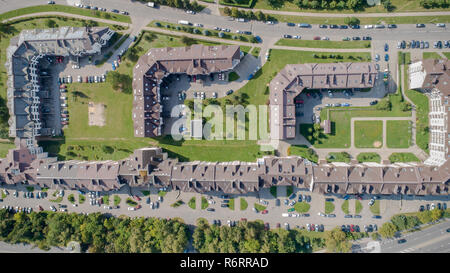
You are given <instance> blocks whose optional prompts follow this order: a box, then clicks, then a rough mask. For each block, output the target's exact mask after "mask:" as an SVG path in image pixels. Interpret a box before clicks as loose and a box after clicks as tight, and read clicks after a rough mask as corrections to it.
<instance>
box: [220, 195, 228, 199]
mask: <svg viewBox="0 0 450 273" xmlns="http://www.w3.org/2000/svg"><path fill="white" fill-rule="evenodd" d="M220 198H222V199H228V198H230V197H228V195H221V196H220Z"/></svg>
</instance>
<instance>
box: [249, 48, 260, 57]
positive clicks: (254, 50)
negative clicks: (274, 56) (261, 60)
mask: <svg viewBox="0 0 450 273" xmlns="http://www.w3.org/2000/svg"><path fill="white" fill-rule="evenodd" d="M260 53H261V48H260V47H257V46H255V47H253V49H252V51H250V54H252V55H253V56H255V58H258V57H259V54H260Z"/></svg>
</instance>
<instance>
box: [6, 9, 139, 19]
mask: <svg viewBox="0 0 450 273" xmlns="http://www.w3.org/2000/svg"><path fill="white" fill-rule="evenodd" d="M49 11H56V12H66V13H71V14H76V15H82V16H88V17H94V18H100V19H108V20H113V21H118V22H123V23H131V19H130V16H125V15H122V14H116V13H112V12H104V11H98V10H88V9H82V8H77V7H71V6H66V5H40V6H32V7H26V8H22V9H16V10H12V11H8V12H5V13H2V14H0V21H3V20H6V19H9V18H14V17H17V16H21V15H26V14H33V13H38V12H49Z"/></svg>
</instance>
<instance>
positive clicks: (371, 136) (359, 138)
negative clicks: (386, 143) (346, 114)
mask: <svg viewBox="0 0 450 273" xmlns="http://www.w3.org/2000/svg"><path fill="white" fill-rule="evenodd" d="M354 122H355V131H354V133H355V147H357V148H381V147H382V146H383V121H381V120H370V121H369V120H367V121H360V120H356V121H354Z"/></svg>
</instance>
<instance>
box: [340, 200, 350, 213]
mask: <svg viewBox="0 0 450 273" xmlns="http://www.w3.org/2000/svg"><path fill="white" fill-rule="evenodd" d="M348 203H349V202H348V200H344V203H342V206H341V209H342V211H343V212H344V213H345V214H349V213H350V211H349V209H348V205H349V204H348Z"/></svg>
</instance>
